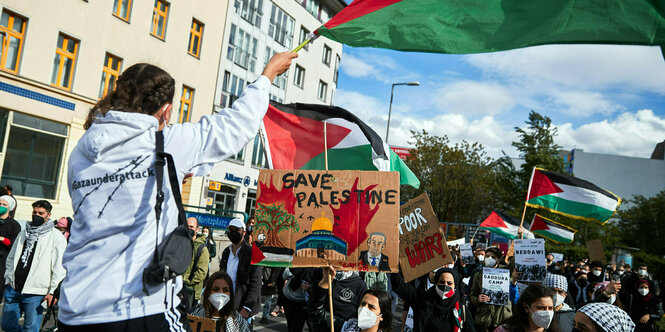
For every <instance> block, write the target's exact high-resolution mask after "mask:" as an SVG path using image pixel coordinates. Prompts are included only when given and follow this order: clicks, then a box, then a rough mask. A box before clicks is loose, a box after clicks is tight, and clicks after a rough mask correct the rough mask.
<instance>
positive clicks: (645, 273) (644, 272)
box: [637, 270, 647, 276]
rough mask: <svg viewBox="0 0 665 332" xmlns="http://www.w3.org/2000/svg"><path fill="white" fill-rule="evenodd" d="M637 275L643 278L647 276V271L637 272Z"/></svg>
mask: <svg viewBox="0 0 665 332" xmlns="http://www.w3.org/2000/svg"><path fill="white" fill-rule="evenodd" d="M637 274H639V275H641V276H645V275H647V270H637Z"/></svg>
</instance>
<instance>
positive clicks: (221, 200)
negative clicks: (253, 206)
mask: <svg viewBox="0 0 665 332" xmlns="http://www.w3.org/2000/svg"><path fill="white" fill-rule="evenodd" d="M237 191H238V190H237V189H236V188H235V187H232V186H228V185H221V186H220V187H219V190H218V191H215V190H211V189H210V188H208V197H209V198H211V200H212V207H213V208H214V209H217V210H233V209H234V207H235V206H234V205H235V201H236V192H237ZM213 213H215V214H221V212H219V211H215V212H213Z"/></svg>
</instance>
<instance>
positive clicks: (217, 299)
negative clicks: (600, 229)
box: [208, 293, 231, 311]
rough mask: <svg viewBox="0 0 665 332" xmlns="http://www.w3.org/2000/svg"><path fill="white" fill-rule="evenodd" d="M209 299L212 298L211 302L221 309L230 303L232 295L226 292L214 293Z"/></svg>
mask: <svg viewBox="0 0 665 332" xmlns="http://www.w3.org/2000/svg"><path fill="white" fill-rule="evenodd" d="M208 300H210V304H212V306H213V307H214V308H215V309H217V311H219V310H221V309H222V308H224V306H226V305H227V304H228V303H229V301H230V300H231V297H230V296H228V295H226V294H224V293H212V294H210V296H209V297H208Z"/></svg>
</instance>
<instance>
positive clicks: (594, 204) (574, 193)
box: [526, 168, 621, 224]
mask: <svg viewBox="0 0 665 332" xmlns="http://www.w3.org/2000/svg"><path fill="white" fill-rule="evenodd" d="M619 204H621V198H620V197H619V196H617V195H615V194H613V193H611V192H609V191H607V190H605V189H602V188H600V187H598V186H596V185H595V184H593V183H591V182H589V181H586V180H582V179H578V178H576V177H573V176H569V175H564V174H558V173H554V172H550V171H546V170H544V169H540V168H534V170H533V174H532V175H531V181H530V182H529V191H528V194H527V202H526V205H527V206H530V207H535V208H544V209H547V210H549V211H552V212H554V213H558V214H562V215H564V216H568V217H571V218H576V219H582V220H593V221H596V222H599V223H600V224H605V223H606V222H607V221H608V220H609V219H610V217H612V215H613V214H614V212H615V211H616V209H617V208H618V207H619Z"/></svg>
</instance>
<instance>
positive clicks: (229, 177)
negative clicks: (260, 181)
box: [224, 173, 257, 187]
mask: <svg viewBox="0 0 665 332" xmlns="http://www.w3.org/2000/svg"><path fill="white" fill-rule="evenodd" d="M224 180H226V181H229V182H235V183H239V184H242V185H243V186H245V187H249V185H250V184H251V183H252V179H250V178H249V176H245V177H244V178H242V177H239V176H235V175H234V174H233V173H226V175H225V176H224ZM256 182H257V181H254V183H255V184H254V185H256Z"/></svg>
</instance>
